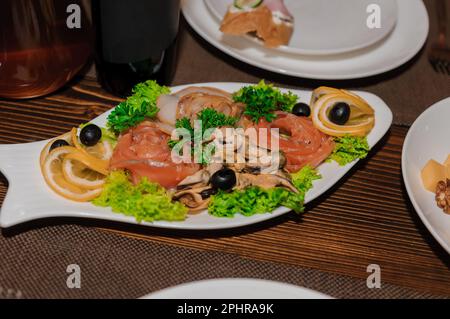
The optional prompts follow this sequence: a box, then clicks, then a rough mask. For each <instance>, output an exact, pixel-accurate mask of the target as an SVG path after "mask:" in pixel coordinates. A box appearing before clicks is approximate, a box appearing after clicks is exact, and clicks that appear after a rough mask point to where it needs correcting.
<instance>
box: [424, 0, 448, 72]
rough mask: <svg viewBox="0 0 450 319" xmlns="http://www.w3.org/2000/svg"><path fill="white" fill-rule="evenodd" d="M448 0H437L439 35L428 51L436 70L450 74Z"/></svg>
mask: <svg viewBox="0 0 450 319" xmlns="http://www.w3.org/2000/svg"><path fill="white" fill-rule="evenodd" d="M445 1H447V0H436V7H437V14H438V26H439V37H438V40H437V41H436V42H435V43H433V45H432V47H431V50H430V51H429V52H428V60H429V61H430V63H431V65H432V66H433V69H434V71H436V72H439V73H444V74H448V75H450V47H449V46H448V45H447V8H446V6H445Z"/></svg>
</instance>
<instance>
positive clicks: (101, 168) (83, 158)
mask: <svg viewBox="0 0 450 319" xmlns="http://www.w3.org/2000/svg"><path fill="white" fill-rule="evenodd" d="M65 158H66V159H71V160H76V161H79V162H81V163H83V164H84V165H85V166H87V167H89V168H90V169H91V170H93V171H96V172H98V173H100V174H102V175H108V172H109V161H105V160H101V159H99V158H95V157H93V156H91V155H89V154H87V153H83V152H81V151H80V150H78V149H76V151H75V152H72V153H69V154H67V155H66V156H65Z"/></svg>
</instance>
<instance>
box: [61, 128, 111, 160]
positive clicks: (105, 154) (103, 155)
mask: <svg viewBox="0 0 450 319" xmlns="http://www.w3.org/2000/svg"><path fill="white" fill-rule="evenodd" d="M70 134H71V141H72V144H73V145H74V146H75V147H76V148H77V149H79V150H80V151H81V152H83V153H85V154H87V155H89V156H92V157H95V158H97V159H102V160H105V161H108V160H109V159H110V158H111V156H112V154H113V147H112V145H111V143H110V142H108V141H106V140H104V141H101V142H99V143H97V144H95V145H94V146H83V145H81V143H80V141H79V139H78V135H77V129H76V128H75V127H74V128H73V129H72V131H71V132H70Z"/></svg>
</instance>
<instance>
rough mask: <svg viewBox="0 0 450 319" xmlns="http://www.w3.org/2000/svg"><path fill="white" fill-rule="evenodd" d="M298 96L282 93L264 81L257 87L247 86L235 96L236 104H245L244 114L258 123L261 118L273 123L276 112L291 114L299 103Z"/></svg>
mask: <svg viewBox="0 0 450 319" xmlns="http://www.w3.org/2000/svg"><path fill="white" fill-rule="evenodd" d="M297 99H298V96H297V95H295V94H293V93H292V92H288V93H282V92H281V91H280V90H279V89H277V88H275V87H274V86H273V85H272V84H266V83H265V82H264V80H262V81H261V82H259V83H258V84H257V85H251V86H245V87H243V88H241V89H240V90H239V91H237V92H236V93H235V94H234V95H233V100H234V101H235V102H241V103H244V104H245V105H246V106H245V111H244V114H245V115H248V116H249V117H250V118H251V119H252V121H253V122H255V123H257V122H259V120H260V119H261V118H265V119H266V120H267V121H268V122H272V121H273V120H274V119H275V118H276V115H275V114H274V112H275V111H286V112H290V111H291V110H292V108H293V107H294V105H295V104H296V103H297Z"/></svg>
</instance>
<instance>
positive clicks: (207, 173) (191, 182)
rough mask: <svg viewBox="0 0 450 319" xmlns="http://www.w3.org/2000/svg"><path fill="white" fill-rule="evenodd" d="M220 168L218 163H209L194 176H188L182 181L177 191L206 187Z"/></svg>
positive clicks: (220, 165)
mask: <svg viewBox="0 0 450 319" xmlns="http://www.w3.org/2000/svg"><path fill="white" fill-rule="evenodd" d="M222 167H223V165H222V164H220V163H211V164H209V165H208V166H207V167H205V168H204V169H202V170H200V171H198V172H196V173H195V174H194V175H191V176H188V177H186V178H185V179H184V180H182V181H181V182H180V183H179V184H178V186H177V189H180V190H181V189H192V188H194V187H195V188H197V187H199V186H206V185H208V183H209V179H210V178H211V176H212V175H213V174H214V173H215V172H217V171H218V170H220V169H221V168H222Z"/></svg>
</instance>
